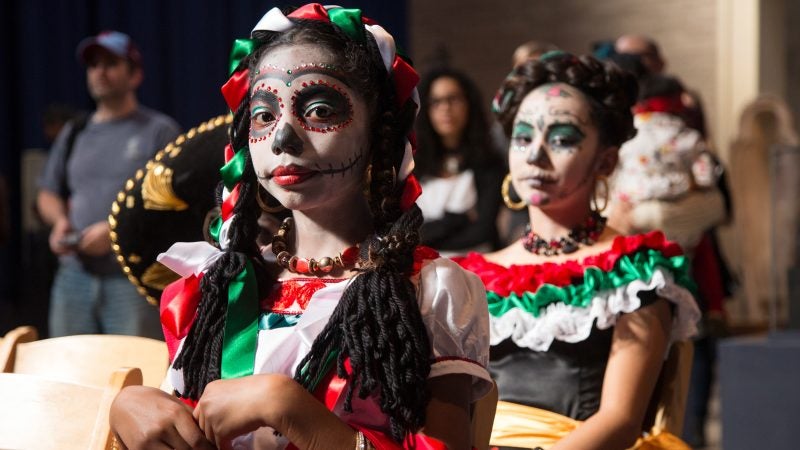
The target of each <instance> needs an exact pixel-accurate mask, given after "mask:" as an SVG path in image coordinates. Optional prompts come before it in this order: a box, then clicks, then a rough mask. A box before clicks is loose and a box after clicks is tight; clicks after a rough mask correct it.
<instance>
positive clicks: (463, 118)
mask: <svg viewBox="0 0 800 450" xmlns="http://www.w3.org/2000/svg"><path fill="white" fill-rule="evenodd" d="M429 96H430V98H429V99H428V104H429V110H428V115H429V116H430V119H431V125H432V126H433V130H434V131H435V132H436V134H438V135H439V137H440V138H441V139H442V143H443V144H444V145H445V146H446V147H450V146H451V145H453V144H454V145H458V144H459V143H460V141H461V136H462V134H463V133H464V130H465V129H466V127H467V121H468V120H469V106H468V104H467V96H466V94H465V93H464V91H463V89H461V85H460V84H459V83H458V81H456V80H455V79H454V78H450V77H441V78H438V79H436V80H435V81H434V82H433V83H432V84H431V91H430V94H429Z"/></svg>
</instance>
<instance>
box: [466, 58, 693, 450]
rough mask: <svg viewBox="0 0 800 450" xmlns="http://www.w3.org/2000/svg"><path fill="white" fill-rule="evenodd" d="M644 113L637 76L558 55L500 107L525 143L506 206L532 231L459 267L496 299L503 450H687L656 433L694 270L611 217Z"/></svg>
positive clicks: (533, 64)
mask: <svg viewBox="0 0 800 450" xmlns="http://www.w3.org/2000/svg"><path fill="white" fill-rule="evenodd" d="M635 100H636V81H635V80H634V79H633V77H632V76H631V75H629V74H628V73H627V72H623V71H621V70H620V69H619V68H617V67H616V66H613V65H611V64H604V63H601V62H599V61H597V60H596V59H594V58H592V57H590V56H582V57H580V58H578V57H575V56H573V55H570V54H567V53H564V52H559V51H555V52H550V53H547V54H545V55H544V56H542V57H541V59H540V60H539V61H535V60H534V61H528V62H526V63H524V64H522V65H520V66H518V67H516V68H515V69H514V70H513V71H512V72H511V74H510V75H509V76H508V77H507V78H506V79H505V81H504V82H503V84H502V86H501V87H500V89H499V91H498V93H497V96H496V97H495V99H494V101H493V110H494V111H495V113H496V114H497V117H498V119H499V121H500V123H501V124H503V126H504V129H505V131H506V134H507V135H508V136H509V137H510V139H511V141H510V142H511V144H510V149H509V167H510V173H509V175H508V176H507V177H506V179H505V180H504V183H503V189H502V196H503V198H504V201H505V202H506V204H507V205H508V206H509V207H511V208H514V209H518V210H521V209H523V208H526V209H527V211H528V215H529V217H530V223H529V225H528V229H527V231H526V234H525V235H524V236H523V237H522V239H520V240H519V241H518V242H515V243H513V244H512V245H510V246H508V247H506V248H505V249H503V250H500V251H498V252H495V253H491V254H487V255H480V254H476V253H472V254H470V255H468V256H466V257H463V258H457V261H458V262H459V263H460V264H461V265H462V266H463V267H465V268H467V269H469V270H471V271H473V272H475V273H477V274H478V275H479V276H480V277H481V279H482V280H483V281H484V283H485V285H486V288H487V292H488V294H487V298H488V302H489V313H490V333H491V345H492V348H491V362H490V373H491V374H492V376H493V378H494V379H495V381H496V382H497V386H498V390H499V394H500V400H501V401H500V402H499V404H498V409H497V416H496V417H495V423H494V429H493V432H492V440H491V443H492V445H498V446H509V447H514V448H517V447H520V448H533V447H543V448H547V449H576V448H580V449H624V448H629V447H631V446H632V445H634V444H635V443H636V444H635V445H637V446H638V448H687V447H685V444H683V443H682V442H681V441H680V440H679V439H678V438H677V437H675V436H674V435H671V434H669V433H666V432H662V433H659V431H661V430H655V431H656V432H655V433H653V432H651V433H648V434H647V436H646V437H643V433H642V432H643V430H642V429H643V424H644V422H645V415H646V409H647V407H648V403H649V401H650V399H651V397H652V395H653V392H654V390H655V385H656V380H657V379H658V377H659V372H660V371H661V367H662V363H663V361H664V358H665V355H666V354H667V350H668V348H669V345H670V344H671V342H673V341H674V340H678V339H685V338H687V337H688V336H690V335H691V334H693V332H694V331H695V322H696V320H697V318H698V317H699V312H698V310H697V307H696V306H695V303H694V299H693V297H692V295H691V294H690V292H689V291H688V290H687V287H689V286H691V281H690V278H689V274H688V272H687V268H688V267H687V261H686V259H685V257H684V256H682V253H681V250H680V248H679V247H678V246H677V245H675V244H673V243H670V242H667V241H666V240H665V239H664V236H663V234H661V233H660V232H653V233H649V234H644V235H634V236H620V235H619V234H618V233H617V232H616V231H615V230H613V229H611V228H608V227H606V226H605V218H604V217H603V216H602V215H601V212H602V210H603V209H604V205H605V203H606V201H604V200H603V197H605V196H607V192H606V187H605V185H604V184H605V183H604V182H603V181H604V180H605V177H607V176H609V175H610V174H611V173H612V171H613V170H614V167H615V165H616V163H617V152H618V150H619V147H620V145H621V144H622V143H623V142H625V141H626V140H627V139H629V138H630V137H631V136H633V135H634V133H635V131H634V128H633V119H632V114H631V106H632V105H633V103H634V101H635ZM512 187H513V190H512ZM648 431H653V430H648ZM637 439H639V440H638V441H637ZM647 445H649V447H645V446H647Z"/></svg>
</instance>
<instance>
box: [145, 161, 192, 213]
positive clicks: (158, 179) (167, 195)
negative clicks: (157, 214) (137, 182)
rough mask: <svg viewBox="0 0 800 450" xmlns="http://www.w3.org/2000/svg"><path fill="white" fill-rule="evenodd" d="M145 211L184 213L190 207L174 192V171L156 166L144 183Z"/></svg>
mask: <svg viewBox="0 0 800 450" xmlns="http://www.w3.org/2000/svg"><path fill="white" fill-rule="evenodd" d="M142 200H144V209H150V210H156V211H170V210H171V211H183V210H184V209H187V208H189V205H188V204H187V203H186V202H185V201H183V200H181V199H180V198H178V196H177V195H175V192H174V191H173V190H172V169H170V168H169V167H166V166H164V165H163V164H154V165H153V166H152V168H150V169H149V170H148V171H147V174H146V175H145V176H144V181H142Z"/></svg>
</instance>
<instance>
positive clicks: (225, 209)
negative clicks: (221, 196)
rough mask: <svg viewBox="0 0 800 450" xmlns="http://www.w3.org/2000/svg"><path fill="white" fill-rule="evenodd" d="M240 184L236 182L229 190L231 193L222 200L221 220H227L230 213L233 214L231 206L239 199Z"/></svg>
mask: <svg viewBox="0 0 800 450" xmlns="http://www.w3.org/2000/svg"><path fill="white" fill-rule="evenodd" d="M241 185H242V184H241V183H236V186H234V187H233V190H232V191H231V195H229V196H228V198H226V199H225V201H224V202H222V208H221V209H222V211H221V214H222V220H228V219H229V218H230V217H231V214H233V208H234V207H235V206H236V202H238V201H239V187H240V186H241Z"/></svg>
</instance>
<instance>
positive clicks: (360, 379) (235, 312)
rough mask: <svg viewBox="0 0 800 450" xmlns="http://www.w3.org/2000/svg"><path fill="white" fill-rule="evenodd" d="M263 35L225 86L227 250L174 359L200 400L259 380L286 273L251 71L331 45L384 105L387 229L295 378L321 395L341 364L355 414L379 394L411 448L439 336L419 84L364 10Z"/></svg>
mask: <svg viewBox="0 0 800 450" xmlns="http://www.w3.org/2000/svg"><path fill="white" fill-rule="evenodd" d="M251 37H252V38H251V39H239V40H237V41H236V42H235V43H234V47H233V50H232V52H231V62H230V73H231V77H230V79H229V80H228V82H227V83H226V84H225V85H224V86H223V87H222V93H223V96H224V97H225V100H226V102H227V104H228V106H229V107H230V108H231V110H232V111H233V112H234V120H233V127H232V129H231V133H230V137H231V144H230V145H229V146H227V147H226V149H225V160H226V164H225V165H224V166H223V168H222V169H221V174H222V179H223V184H224V186H223V189H222V195H221V200H222V202H221V212H222V214H221V217H220V218H219V219H218V220H217V221H216V222H215V223H213V224H212V226H211V229H210V234H211V235H212V237H213V238H214V239H215V240H216V241H217V242H218V243H219V246H220V248H222V249H223V250H224V254H223V256H221V257H220V258H219V259H218V260H216V261H215V262H214V263H213V264H211V265H210V266H209V267H208V269H207V270H206V272H205V274H204V276H203V278H202V280H201V289H202V297H201V300H200V303H199V305H198V313H197V319H196V320H195V322H194V324H193V326H192V328H191V329H190V331H189V334H188V335H187V337H186V339H185V341H184V343H183V349H182V351H181V353H180V355H179V357H178V358H177V359H176V361H175V363H174V367H175V368H176V369H182V371H183V377H184V381H185V384H186V386H185V387H184V390H183V395H184V396H187V397H190V398H195V399H196V398H199V396H200V395H201V394H202V392H203V389H204V388H205V386H206V385H207V384H208V383H209V382H211V381H213V380H214V379H218V378H220V377H221V378H228V377H238V376H245V375H249V374H252V373H253V369H254V367H253V366H254V356H255V346H256V339H257V333H258V327H257V320H258V314H259V304H258V303H259V302H258V299H259V298H261V296H262V295H263V293H265V292H267V291H268V289H269V288H270V287H271V286H272V284H274V283H275V278H274V275H270V269H269V268H267V267H265V263H264V261H263V259H262V258H261V256H260V254H259V252H258V248H257V246H256V235H257V232H258V224H257V218H258V214H260V210H259V208H258V206H257V204H256V200H255V196H256V192H257V189H258V186H259V184H258V180H257V178H256V176H255V173H254V169H253V166H252V163H251V161H250V156H249V148H248V130H249V122H250V117H249V87H250V86H249V83H250V72H251V69H253V68H254V67H257V64H258V62H259V60H260V58H261V57H262V55H264V54H265V53H267V52H268V51H269V50H270V49H272V48H275V47H276V46H278V45H286V44H301V43H306V44H315V45H320V46H323V47H326V50H330V51H331V52H332V53H333V54H335V55H338V56H339V59H340V60H342V61H343V64H341V65H338V64H337V67H339V68H340V69H341V70H342V71H343V72H344V73H345V74H346V75H347V76H348V77H349V78H348V80H350V81H352V82H353V84H354V85H355V89H356V90H357V91H359V92H362V94H363V96H364V98H365V99H368V101H372V102H373V104H371V105H369V106H370V108H371V111H372V113H373V114H371V117H372V118H373V119H372V120H373V123H371V124H370V125H371V132H372V135H371V141H370V142H371V165H372V177H371V180H370V189H369V191H370V197H369V205H370V209H371V211H372V219H373V224H374V230H375V234H373V235H371V236H369V237H368V238H367V239H366V240H365V241H364V242H362V243H361V245H360V249H361V250H360V256H359V262H358V270H359V272H360V273H359V274H358V275H357V276H356V277H354V279H353V280H352V281H351V282H350V284H349V285H348V287H347V288H346V289H345V291H344V293H343V295H342V298H341V299H340V301H339V303H338V305H337V307H336V308H335V310H334V311H333V314H332V316H331V318H330V320H329V322H328V323H327V325H326V326H325V328H324V329H323V330H322V331H321V332H320V334H319V336H318V337H317V339H316V340H315V341H314V343H313V345H312V347H311V350H310V352H309V353H308V354H307V355H306V356H305V357H304V358H303V360H302V361H301V363H300V364H299V365H298V369H297V372H296V374H295V379H296V380H297V381H298V382H299V383H300V384H302V385H303V386H304V387H306V388H307V389H308V390H310V391H313V390H314V389H315V388H316V386H317V384H318V383H319V381H320V380H321V379H322V378H324V376H325V375H326V374H327V373H329V372H330V370H333V369H335V370H336V371H337V374H338V376H339V377H341V378H346V379H348V380H349V388H348V390H347V392H346V397H345V404H344V407H345V410H348V411H349V410H352V403H351V401H352V396H353V394H354V393H357V395H359V396H360V397H362V398H364V397H366V396H367V395H370V394H375V393H377V394H378V395H379V400H380V406H381V409H382V410H383V412H384V413H386V414H387V415H388V416H389V418H390V426H391V431H392V437H393V438H394V439H395V440H397V441H398V442H400V441H402V440H403V439H404V438H406V437H408V435H409V433H413V432H415V431H417V430H418V429H419V428H420V427H421V426H422V424H424V422H425V408H426V407H427V402H428V394H427V392H426V390H425V389H420V386H424V385H425V383H426V381H427V376H428V373H429V372H430V364H431V349H430V343H429V340H428V335H427V331H426V328H425V326H424V324H423V322H422V317H421V314H420V311H419V306H418V301H417V298H416V289H415V288H414V285H413V284H412V283H411V281H410V279H409V275H410V273H412V270H413V266H414V251H415V249H416V247H417V245H418V242H419V233H418V231H419V227H420V225H421V224H422V215H421V213H420V211H419V208H418V207H417V206H416V204H415V203H414V202H415V200H416V198H417V197H418V196H419V194H420V192H421V189H420V187H419V183H418V182H417V180H416V178H415V177H414V175H413V174H412V170H413V167H414V161H413V152H414V145H413V143H414V136H413V133H412V132H411V128H412V125H413V121H414V118H415V115H416V112H417V110H418V105H419V97H418V95H417V92H416V88H415V86H416V84H417V82H418V81H419V77H418V76H417V73H416V72H415V71H414V69H413V68H412V67H411V66H410V64H409V63H408V62H407V61H406V60H405V59H404V58H403V57H402V56H400V55H398V54H397V50H396V48H395V44H394V40H393V38H392V37H391V35H389V33H387V32H386V31H385V30H384V29H383V28H382V27H380V26H379V25H377V24H375V23H374V22H373V21H372V20H370V19H368V18H366V17H363V16H362V15H361V11H360V10H358V9H345V8H339V7H330V6H328V7H324V6H322V5H319V4H309V5H305V6H303V7H301V8H299V9H297V10H295V11H293V12H292V13H290V14H288V15H284V13H283V12H282V11H281V10H279V9H278V8H273V9H271V10H270V11H269V12H267V14H265V15H264V17H263V18H262V19H261V20H260V21H259V23H258V24H257V25H256V27H255V28H254V30H253V33H252V34H251ZM373 94H374V95H373ZM273 200H274V199H273ZM273 273H274V272H273ZM346 362H349V370H348V367H347V365H346Z"/></svg>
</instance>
